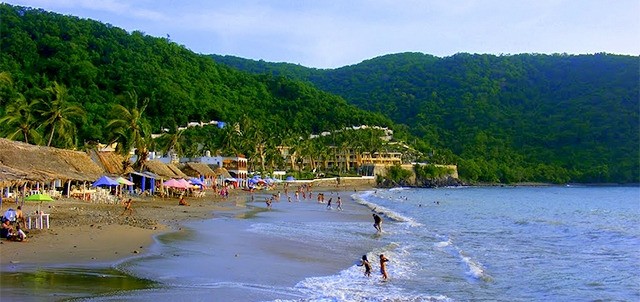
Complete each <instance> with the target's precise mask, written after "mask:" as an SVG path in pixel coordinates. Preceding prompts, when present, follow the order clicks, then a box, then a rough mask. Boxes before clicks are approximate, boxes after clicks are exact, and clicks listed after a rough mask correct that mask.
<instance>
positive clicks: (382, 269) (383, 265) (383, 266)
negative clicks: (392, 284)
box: [380, 254, 389, 280]
mask: <svg viewBox="0 0 640 302" xmlns="http://www.w3.org/2000/svg"><path fill="white" fill-rule="evenodd" d="M388 261H389V259H387V257H385V256H384V254H380V273H381V274H382V279H383V280H387V279H389V276H388V275H387V262H388Z"/></svg>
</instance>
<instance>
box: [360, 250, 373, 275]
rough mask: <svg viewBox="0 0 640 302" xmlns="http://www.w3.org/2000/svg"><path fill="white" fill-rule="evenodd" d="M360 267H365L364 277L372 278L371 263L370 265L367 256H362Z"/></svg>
mask: <svg viewBox="0 0 640 302" xmlns="http://www.w3.org/2000/svg"><path fill="white" fill-rule="evenodd" d="M358 266H364V275H365V276H367V277H371V263H369V259H367V255H362V260H360V264H358Z"/></svg>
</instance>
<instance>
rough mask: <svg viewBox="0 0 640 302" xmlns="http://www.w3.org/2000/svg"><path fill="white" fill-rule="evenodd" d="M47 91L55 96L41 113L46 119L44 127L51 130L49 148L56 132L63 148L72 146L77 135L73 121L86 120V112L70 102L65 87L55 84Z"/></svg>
mask: <svg viewBox="0 0 640 302" xmlns="http://www.w3.org/2000/svg"><path fill="white" fill-rule="evenodd" d="M46 90H47V91H48V92H50V93H51V94H53V96H54V97H53V100H51V101H50V102H45V103H44V105H45V106H46V109H45V110H41V111H40V112H41V113H42V117H43V118H44V125H45V126H46V127H50V128H51V129H50V131H51V133H50V134H49V141H48V142H47V146H51V142H52V141H53V136H54V134H56V130H57V131H58V137H59V138H60V139H61V141H62V142H63V146H64V147H68V146H71V145H72V144H73V137H74V135H75V133H76V125H75V124H74V123H73V122H72V121H71V119H72V118H80V119H84V118H85V112H84V110H83V109H82V107H80V106H78V105H73V104H71V103H69V102H68V99H69V92H68V90H67V88H66V87H65V86H64V85H61V84H58V83H57V82H53V86H51V87H48V88H47V89H46Z"/></svg>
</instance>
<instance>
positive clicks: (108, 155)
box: [89, 150, 134, 175]
mask: <svg viewBox="0 0 640 302" xmlns="http://www.w3.org/2000/svg"><path fill="white" fill-rule="evenodd" d="M89 155H90V156H91V159H93V161H94V162H95V163H96V164H98V165H99V166H100V167H101V168H102V169H103V170H105V171H106V172H107V173H108V174H112V175H125V174H128V173H131V172H134V170H133V168H131V166H130V165H128V166H127V168H126V169H125V168H124V165H123V163H124V162H125V161H126V160H127V159H126V158H125V157H124V156H122V155H120V154H118V153H115V152H110V151H109V152H103V151H96V150H92V151H90V152H89Z"/></svg>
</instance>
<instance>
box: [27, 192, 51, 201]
mask: <svg viewBox="0 0 640 302" xmlns="http://www.w3.org/2000/svg"><path fill="white" fill-rule="evenodd" d="M24 200H25V201H40V202H43V201H53V198H51V196H49V195H47V194H33V195H29V196H27V198H25V199H24Z"/></svg>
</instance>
